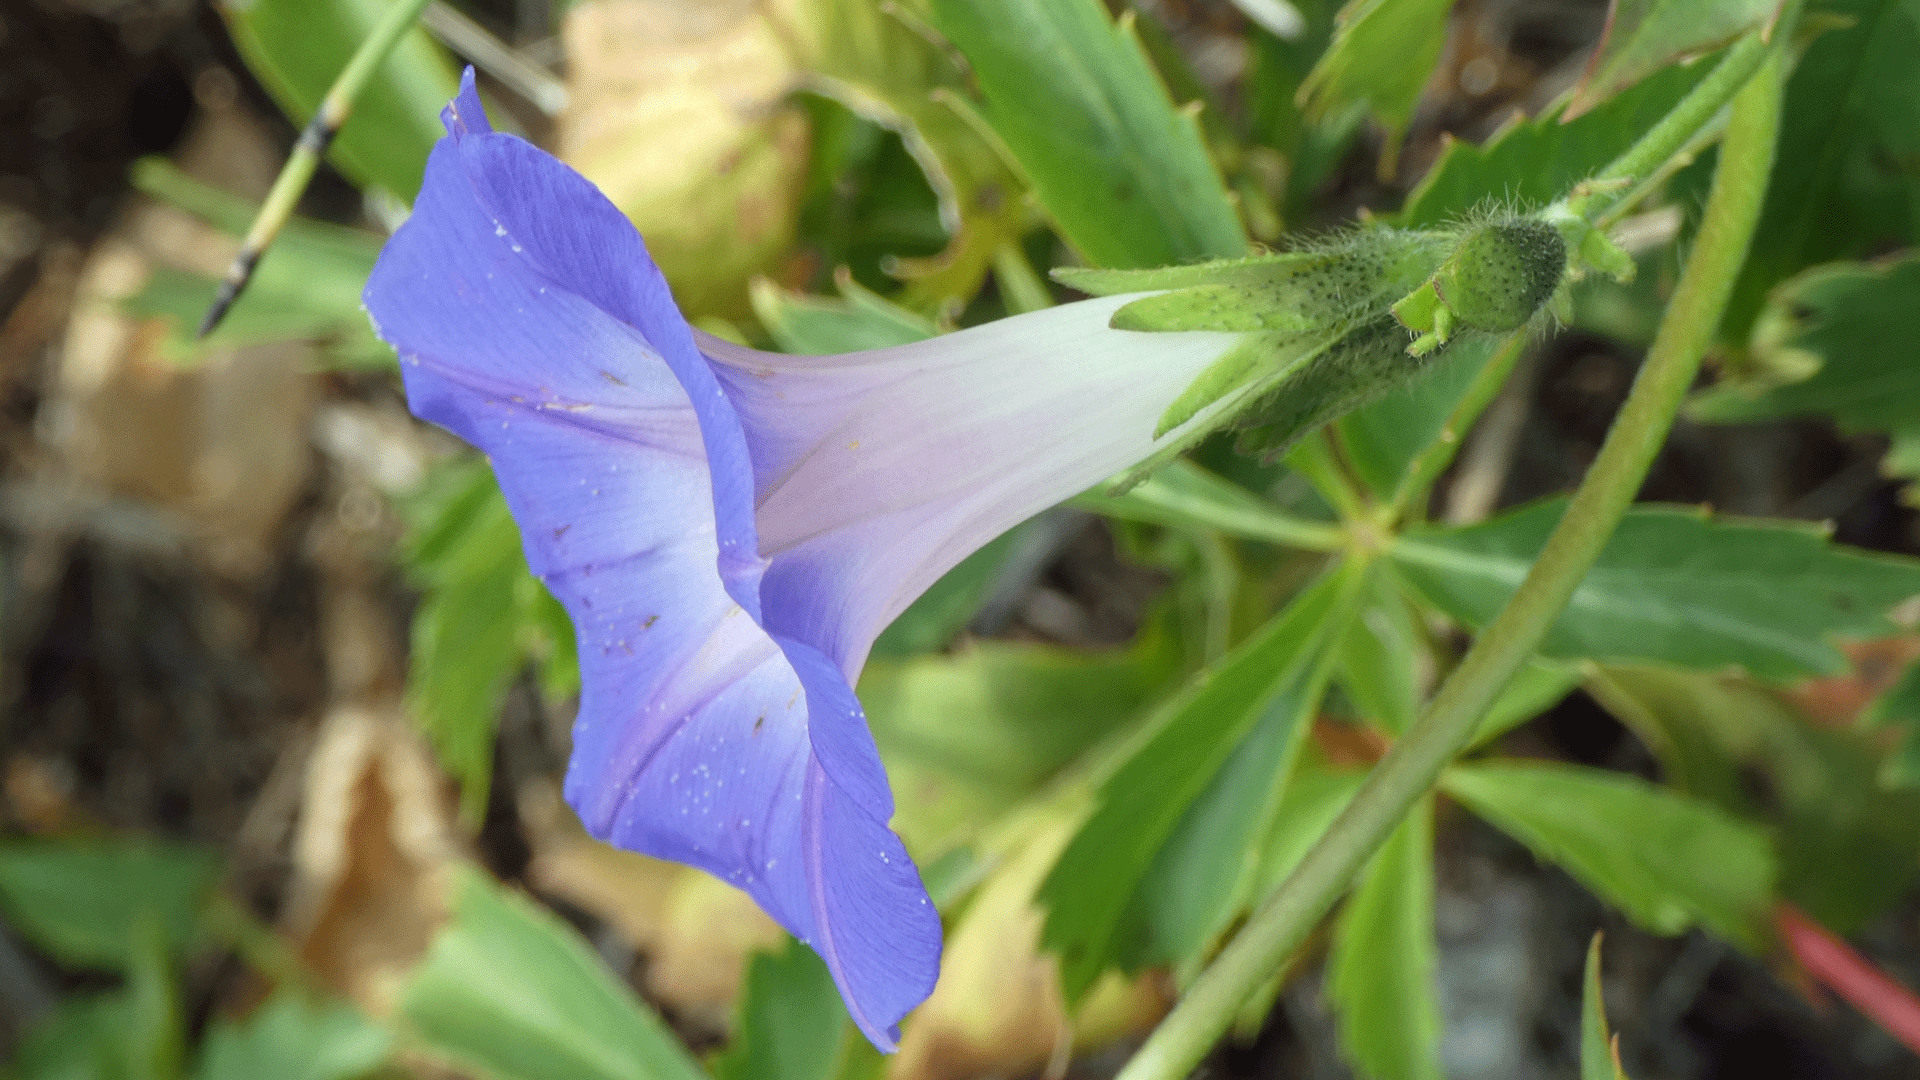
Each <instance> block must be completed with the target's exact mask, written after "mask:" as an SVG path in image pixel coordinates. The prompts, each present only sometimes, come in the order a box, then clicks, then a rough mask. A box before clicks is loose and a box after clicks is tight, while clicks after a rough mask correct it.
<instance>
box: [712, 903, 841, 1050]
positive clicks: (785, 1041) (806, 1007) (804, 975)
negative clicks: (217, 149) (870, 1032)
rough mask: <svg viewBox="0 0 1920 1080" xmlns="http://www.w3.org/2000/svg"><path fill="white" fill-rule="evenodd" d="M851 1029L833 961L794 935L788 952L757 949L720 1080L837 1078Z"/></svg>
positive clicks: (789, 943) (788, 946) (750, 966)
mask: <svg viewBox="0 0 1920 1080" xmlns="http://www.w3.org/2000/svg"><path fill="white" fill-rule="evenodd" d="M851 1030H852V1029H851V1028H850V1027H849V1026H848V1024H847V1007H846V1005H845V1004H843V1003H842V1002H841V1000H840V991H839V989H838V988H837V987H835V986H834V985H833V974H832V973H831V972H829V971H828V970H827V965H826V964H825V963H824V962H822V961H821V959H820V957H819V956H817V955H815V953H814V951H813V950H812V949H809V948H807V947H806V946H804V945H801V944H799V943H798V942H796V941H793V940H792V939H791V938H789V939H788V940H787V943H786V948H785V949H784V950H783V951H781V952H779V953H764V952H763V953H756V954H754V957H753V960H752V962H751V963H749V964H748V965H747V981H746V988H745V989H744V990H743V991H742V992H741V995H740V1006H739V1019H738V1020H737V1022H736V1023H735V1024H734V1033H733V1040H732V1041H731V1042H729V1043H728V1044H727V1048H726V1050H725V1051H724V1052H722V1053H720V1054H719V1055H717V1056H716V1057H715V1058H714V1059H713V1063H712V1064H713V1076H714V1080H831V1078H832V1077H833V1076H834V1074H835V1071H836V1070H837V1069H838V1067H839V1065H840V1060H841V1058H842V1057H843V1054H842V1052H841V1051H842V1048H843V1047H844V1046H845V1045H846V1044H847V1042H848V1033H849V1032H850V1031H851ZM855 1038H857V1036H855ZM862 1041H864V1040H862Z"/></svg>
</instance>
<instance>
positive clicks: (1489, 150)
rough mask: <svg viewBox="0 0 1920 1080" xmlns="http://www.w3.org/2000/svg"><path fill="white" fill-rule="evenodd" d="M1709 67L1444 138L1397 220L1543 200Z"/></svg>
mask: <svg viewBox="0 0 1920 1080" xmlns="http://www.w3.org/2000/svg"><path fill="white" fill-rule="evenodd" d="M1712 67H1713V65H1711V64H1707V63H1699V64H1691V65H1688V66H1686V67H1670V68H1667V69H1666V70H1664V71H1661V72H1659V73H1658V74H1656V75H1654V76H1653V77H1652V78H1649V79H1647V80H1646V81H1645V82H1642V83H1640V84H1639V85H1638V86H1635V87H1634V88H1633V89H1631V90H1628V91H1627V92H1625V93H1623V94H1620V95H1618V96H1617V97H1614V98H1612V99H1611V100H1609V101H1607V102H1605V103H1604V104H1601V105H1600V106H1598V107H1597V108H1595V109H1593V110H1592V111H1590V112H1588V113H1586V114H1585V115H1583V116H1581V117H1579V118H1578V119H1575V120H1565V119H1564V117H1565V111H1566V110H1565V105H1564V103H1562V104H1556V105H1552V106H1549V107H1548V108H1547V109H1545V110H1544V111H1542V112H1541V114H1540V115H1539V116H1537V117H1534V118H1533V119H1531V120H1519V121H1516V122H1514V123H1511V124H1508V125H1506V126H1504V127H1502V128H1501V129H1500V130H1499V131H1497V132H1495V133H1494V135H1493V136H1492V137H1491V138H1489V139H1488V140H1487V141H1486V142H1484V143H1479V144H1475V143H1467V142H1459V141H1449V142H1448V143H1447V144H1446V148H1445V149H1444V150H1443V151H1441V154H1440V157H1439V159H1438V160H1436V161H1435V162H1434V163H1433V165H1432V167H1431V168H1429V169H1428V170H1427V174H1426V175H1425V176H1423V177H1421V178H1420V183H1419V184H1417V185H1415V187H1414V189H1413V191H1412V192H1411V193H1409V194H1408V195H1407V200H1406V202H1405V203H1403V204H1401V207H1400V213H1399V215H1398V217H1397V219H1396V220H1397V221H1398V223H1399V224H1401V225H1403V226H1406V227H1408V228H1431V227H1433V226H1435V225H1438V224H1440V223H1442V222H1445V221H1448V220H1451V219H1453V218H1455V217H1458V216H1459V215H1461V214H1465V213H1468V212H1470V211H1473V210H1476V209H1480V208H1483V207H1485V206H1486V205H1488V204H1489V203H1507V204H1517V205H1519V206H1544V205H1546V204H1547V203H1550V202H1552V201H1553V200H1555V199H1557V198H1559V197H1560V196H1562V195H1565V194H1566V193H1567V191H1568V190H1569V189H1571V188H1572V187H1573V185H1575V184H1577V183H1579V182H1580V181H1582V180H1585V179H1586V178H1587V177H1589V176H1592V175H1593V174H1594V173H1596V172H1599V171H1600V169H1601V168H1602V167H1603V166H1605V165H1606V164H1607V163H1608V162H1610V161H1612V160H1613V159H1614V158H1616V157H1618V156H1619V155H1620V154H1621V153H1623V152H1624V151H1625V150H1626V149H1627V148H1628V147H1630V146H1632V145H1633V143H1634V141H1635V140H1637V139H1638V138H1639V137H1640V136H1641V135H1642V134H1644V133H1645V132H1646V130H1647V129H1648V128H1650V127H1652V126H1653V125H1654V124H1655V123H1656V122H1658V121H1659V120H1660V118H1661V117H1663V116H1665V115H1666V114H1667V112H1668V111H1669V110H1671V109H1672V108H1673V106H1674V105H1675V104H1677V103H1678V102H1679V101H1680V99H1681V98H1682V97H1684V96H1686V93H1687V91H1689V90H1691V89H1693V85H1694V84H1695V83H1697V82H1699V81H1700V79H1701V78H1702V77H1703V76H1704V75H1705V74H1706V73H1707V72H1708V71H1710V70H1712Z"/></svg>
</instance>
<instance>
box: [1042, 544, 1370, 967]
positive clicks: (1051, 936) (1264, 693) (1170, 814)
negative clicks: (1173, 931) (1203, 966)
mask: <svg viewBox="0 0 1920 1080" xmlns="http://www.w3.org/2000/svg"><path fill="white" fill-rule="evenodd" d="M1343 576H1345V575H1330V576H1328V577H1326V578H1323V579H1321V580H1320V581H1318V582H1316V583H1315V584H1313V585H1312V586H1309V587H1308V588H1307V589H1306V590H1305V591H1303V592H1302V593H1301V594H1300V595H1299V596H1297V597H1295V598H1294V600H1293V602H1292V603H1290V604H1289V605H1288V606H1287V608H1286V610H1285V611H1283V612H1282V613H1281V614H1279V615H1277V616H1275V617H1274V618H1273V619H1272V620H1271V621H1270V622H1268V624H1267V625H1266V626H1265V627H1264V628H1262V629H1261V630H1259V631H1257V632H1256V633H1255V634H1254V635H1253V636H1252V637H1250V638H1248V639H1247V640H1246V641H1245V642H1243V643H1242V644H1241V645H1240V647H1239V648H1237V649H1235V650H1234V651H1233V652H1232V653H1230V654H1228V655H1227V656H1226V658H1224V659H1223V660H1221V662H1220V663H1218V664H1216V665H1214V666H1213V667H1211V668H1209V669H1208V670H1206V671H1204V672H1202V673H1201V674H1200V675H1198V676H1197V677H1195V679H1194V680H1193V682H1192V683H1190V684H1189V685H1188V687H1187V689H1186V690H1185V691H1184V692H1183V693H1182V694H1181V695H1180V696H1179V697H1178V698H1176V699H1174V701H1172V702H1171V703H1170V704H1169V705H1168V706H1167V707H1166V708H1165V709H1164V710H1163V711H1162V712H1161V714H1160V715H1159V716H1158V717H1157V718H1156V720H1155V722H1154V723H1153V726H1152V727H1151V728H1150V729H1149V733H1148V734H1147V735H1146V736H1145V737H1144V738H1142V739H1141V740H1140V741H1139V743H1138V744H1137V747H1136V749H1135V750H1134V752H1133V753H1132V754H1131V755H1129V756H1128V758H1127V759H1126V761H1125V762H1124V763H1123V764H1122V765H1121V766H1120V767H1119V768H1118V769H1116V770H1115V771H1114V773H1113V775H1112V776H1110V777H1109V778H1108V779H1107V780H1106V782H1105V783H1104V784H1102V785H1101V789H1100V805H1099V808H1098V809H1096V810H1095V811H1094V813H1093V815H1092V816H1091V817H1090V818H1088V820H1087V823H1086V824H1085V825H1084V826H1082V827H1081V829H1080V832H1079V833H1078V834H1076V835H1075V837H1074V838H1073V840H1072V842H1071V843H1070V844H1068V846H1067V850H1066V851H1065V852H1063V853H1062V854H1061V856H1060V861H1059V862H1058V863H1056V864H1055V865H1054V868H1053V872H1052V873H1051V874H1050V875H1049V876H1048V878H1047V880H1046V883H1045V884H1044V885H1042V886H1041V888H1040V893H1039V900H1040V902H1041V903H1042V904H1043V905H1045V906H1046V907H1047V909H1048V914H1047V927H1046V933H1045V937H1044V938H1043V941H1044V944H1045V945H1046V946H1047V947H1048V948H1050V949H1053V950H1055V951H1057V952H1059V953H1060V958H1061V979H1062V982H1063V984H1064V986H1065V987H1066V990H1067V995H1068V997H1069V999H1073V998H1077V997H1078V996H1079V995H1080V994H1082V993H1084V992H1085V991H1086V989H1087V988H1088V987H1090V986H1092V985H1093V981H1094V979H1095V978H1096V977H1097V976H1098V975H1099V974H1100V973H1101V972H1102V971H1104V970H1106V969H1107V968H1108V967H1109V966H1111V965H1113V964H1114V963H1116V962H1118V961H1120V960H1121V959H1123V958H1127V957H1130V956H1138V955H1139V954H1140V953H1142V952H1143V951H1146V950H1144V949H1143V944H1144V943H1143V942H1142V941H1141V940H1140V939H1139V933H1138V932H1139V931H1140V930H1141V929H1142V927H1140V926H1139V925H1138V922H1139V921H1140V920H1141V919H1142V918H1143V916H1144V915H1145V908H1144V907H1143V906H1142V905H1139V904H1135V903H1132V902H1130V901H1129V898H1131V897H1133V896H1134V893H1135V891H1136V890H1137V889H1138V888H1139V887H1140V883H1141V881H1142V880H1143V879H1144V878H1145V877H1146V875H1147V873H1148V870H1149V868H1151V867H1152V866H1153V864H1154V862H1155V860H1156V859H1158V858H1159V857H1160V853H1161V850H1162V848H1163V847H1165V846H1166V844H1167V841H1168V840H1169V838H1171V837H1172V836H1173V835H1174V833H1175V831H1176V830H1177V829H1179V828H1180V826H1181V822H1182V819H1183V818H1184V817H1185V816H1186V814H1187V812H1188V808H1189V807H1191V806H1192V805H1193V804H1194V802H1195V800H1197V799H1199V798H1200V796H1201V794H1202V793H1203V792H1205V791H1206V790H1207V788H1208V786H1209V785H1210V784H1212V783H1214V781H1215V777H1216V776H1217V775H1219V773H1220V771H1221V767H1222V766H1223V765H1225V764H1226V762H1227V759H1228V757H1229V755H1230V754H1231V753H1232V752H1233V750H1234V748H1235V747H1237V746H1239V745H1240V744H1241V742H1242V741H1243V740H1245V739H1246V738H1247V736H1248V734H1249V733H1250V732H1251V731H1253V730H1254V729H1255V728H1256V727H1258V726H1260V725H1261V723H1262V722H1263V721H1264V720H1265V719H1266V718H1267V717H1269V716H1270V715H1273V714H1274V713H1275V712H1276V711H1278V712H1281V713H1284V714H1285V715H1288V716H1291V715H1293V714H1294V713H1295V712H1296V711H1297V708H1298V699H1297V698H1296V697H1293V696H1291V695H1289V693H1288V689H1289V687H1290V686H1292V685H1293V684H1295V683H1297V682H1298V681H1299V680H1301V679H1302V678H1303V677H1304V676H1306V675H1307V674H1308V673H1309V672H1311V671H1312V669H1313V668H1314V667H1315V666H1316V663H1317V661H1318V654H1319V653H1320V651H1321V650H1322V649H1324V648H1325V647H1326V644H1327V640H1328V636H1329V634H1330V630H1329V627H1330V625H1331V622H1330V620H1331V617H1332V613H1333V611H1334V608H1335V605H1336V603H1337V602H1338V601H1339V597H1340V593H1341V592H1342V578H1343ZM1282 737H1284V733H1282ZM1127 923H1134V924H1135V925H1126V924H1127ZM1129 934H1131V935H1133V936H1132V937H1129V936H1128V935H1129Z"/></svg>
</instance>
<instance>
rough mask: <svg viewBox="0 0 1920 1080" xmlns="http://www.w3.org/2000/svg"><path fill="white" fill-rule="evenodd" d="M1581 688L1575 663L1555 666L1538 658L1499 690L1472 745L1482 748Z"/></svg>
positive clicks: (1528, 662) (1531, 661)
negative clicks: (1577, 688) (1574, 689)
mask: <svg viewBox="0 0 1920 1080" xmlns="http://www.w3.org/2000/svg"><path fill="white" fill-rule="evenodd" d="M1579 685H1580V669H1579V667H1578V666H1576V665H1574V664H1557V663H1553V662H1551V661H1546V660H1541V659H1538V658H1535V659H1532V660H1529V661H1527V664H1526V666H1525V667H1523V668H1521V669H1520V671H1519V672H1518V673H1517V674H1515V675H1514V677H1513V678H1512V679H1511V680H1509V681H1508V683H1507V688H1506V689H1504V690H1502V691H1500V696H1499V697H1497V698H1495V699H1494V702H1493V705H1492V706H1491V707H1490V708H1488V709H1487V715H1486V716H1485V717H1484V718H1482V719H1481V721H1480V730H1479V731H1477V732H1475V733H1474V736H1473V745H1474V746H1484V745H1486V744H1487V743H1489V742H1492V741H1493V740H1494V739H1497V738H1499V737H1500V736H1502V735H1505V734H1506V733H1507V732H1509V731H1512V730H1513V729H1514V728H1517V727H1519V726H1520V725H1521V724H1524V723H1526V722H1527V721H1529V720H1531V719H1533V718H1534V717H1536V716H1539V715H1540V714H1541V713H1543V712H1546V711H1547V710H1548V709H1551V708H1553V707H1554V706H1555V705H1558V704H1559V703H1560V699H1561V698H1564V697H1566V696H1567V695H1568V694H1569V693H1571V692H1572V691H1573V688H1574V687H1576V686H1579Z"/></svg>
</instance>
